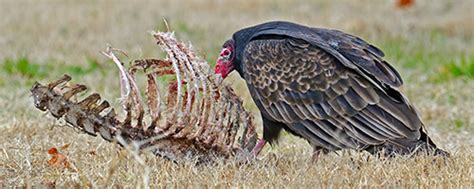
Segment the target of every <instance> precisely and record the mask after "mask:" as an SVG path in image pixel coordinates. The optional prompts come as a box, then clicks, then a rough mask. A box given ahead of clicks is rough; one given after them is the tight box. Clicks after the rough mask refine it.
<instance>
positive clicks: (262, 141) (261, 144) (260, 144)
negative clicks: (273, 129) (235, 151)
mask: <svg viewBox="0 0 474 189" xmlns="http://www.w3.org/2000/svg"><path fill="white" fill-rule="evenodd" d="M265 144H267V141H266V140H265V139H260V140H259V141H258V143H257V144H256V145H255V147H254V148H253V149H252V154H253V156H254V157H257V156H258V154H259V153H260V152H261V151H262V149H263V147H265Z"/></svg>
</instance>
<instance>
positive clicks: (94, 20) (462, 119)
mask: <svg viewBox="0 0 474 189" xmlns="http://www.w3.org/2000/svg"><path fill="white" fill-rule="evenodd" d="M394 4H395V3H393V2H389V1H377V0H361V1H350V0H342V1H337V2H336V1H309V0H308V1H270V0H263V1H255V2H249V1H220V0H214V1H212V0H205V1H143V0H141V1H137V2H136V3H130V2H129V1H124V0H122V1H100V2H97V1H92V0H87V1H81V2H78V1H72V0H70V1H59V0H44V1H42V2H37V1H34V0H19V1H13V0H11V1H2V2H0V18H1V20H0V33H1V35H0V61H3V59H5V58H15V57H18V56H22V55H27V56H28V57H29V58H30V59H32V60H35V61H37V62H44V63H49V62H53V63H54V64H81V62H83V61H84V59H85V58H86V57H92V58H94V59H97V60H100V62H104V61H105V58H103V57H101V56H100V55H99V53H98V51H99V50H101V49H103V48H104V47H105V44H106V43H111V44H113V45H114V46H115V47H119V48H122V49H127V50H129V51H128V52H129V54H130V55H131V56H132V57H133V58H141V57H143V58H146V57H151V56H156V54H157V52H156V48H155V46H154V44H153V43H151V42H150V41H151V39H150V37H149V36H148V35H147V33H146V32H147V31H148V30H152V29H164V26H163V24H162V18H163V17H165V18H166V19H167V20H168V21H169V23H170V25H171V28H172V29H174V30H176V31H177V35H178V37H179V38H180V39H184V40H185V41H187V40H189V41H192V42H193V45H194V46H195V47H196V48H197V50H198V52H199V53H201V54H202V55H203V56H205V57H206V58H207V59H208V60H210V61H211V60H213V59H215V56H216V53H217V51H218V50H219V48H220V45H221V43H222V42H223V41H225V40H226V39H227V38H228V37H230V35H231V34H232V33H233V32H234V31H235V30H237V29H239V28H241V27H245V26H248V25H252V24H256V23H259V22H262V21H266V20H276V19H284V20H290V21H297V22H300V23H305V24H308V25H314V26H324V27H331V28H338V29H340V30H344V31H348V32H351V33H354V34H357V35H360V36H363V37H364V38H366V39H368V40H369V41H371V42H373V43H374V44H376V45H377V46H381V47H382V48H383V49H384V50H385V51H386V53H387V59H388V60H389V61H390V62H391V63H392V64H394V66H395V67H396V68H397V69H398V70H399V71H400V72H401V74H402V77H403V78H405V86H404V91H405V93H406V94H407V96H408V97H409V98H410V99H411V101H412V102H413V103H414V104H415V105H416V107H418V109H419V111H420V112H421V114H422V116H423V117H424V120H425V124H426V125H427V127H428V130H429V134H430V135H431V136H433V139H434V140H435V142H436V143H437V144H439V146H440V147H441V148H443V149H446V150H447V151H449V152H451V153H452V158H450V159H447V160H446V161H433V159H431V158H429V157H418V158H413V159H406V158H395V159H391V160H381V159H375V158H373V157H371V156H369V155H367V154H365V153H354V152H344V155H336V154H331V155H328V156H325V157H323V158H322V159H321V161H320V162H318V163H316V164H313V163H311V161H310V155H311V148H310V147H309V146H308V145H307V144H306V142H304V141H303V140H301V139H298V138H294V137H291V136H284V137H283V138H282V140H281V142H280V144H279V145H278V146H276V147H267V148H266V149H265V150H264V152H263V154H262V156H261V157H260V159H259V160H257V161H255V162H254V163H252V164H249V165H242V166H241V165H237V164H236V163H235V162H232V161H230V162H225V163H220V164H218V165H209V166H200V167H196V166H193V165H191V164H184V165H177V164H173V163H171V162H168V161H165V160H162V159H159V158H155V157H154V156H151V155H143V157H144V158H145V159H146V165H147V167H148V169H149V170H151V173H150V174H149V178H150V186H151V187H158V186H171V187H174V186H178V187H186V186H201V187H230V186H248V187H285V188H286V187H288V188H292V187H317V188H326V187H337V188H339V187H347V188H349V187H358V188H361V187H387V186H388V187H392V188H398V187H410V188H428V187H429V188H431V187H434V188H472V187H473V186H474V170H473V169H474V151H473V149H474V139H473V138H472V136H473V133H474V118H472V115H474V109H473V108H472V107H474V95H473V94H474V87H472V86H474V80H473V79H472V78H465V77H459V78H454V79H449V80H445V81H441V82H436V81H433V80H432V79H431V78H432V77H437V75H438V74H439V72H438V70H439V66H441V65H443V64H446V63H447V62H448V61H455V60H457V59H459V58H460V57H463V56H467V57H474V52H473V51H472V49H474V37H473V36H474V23H473V22H472V20H474V14H473V13H472V10H473V9H474V2H473V1H472V0H457V1H430V0H417V1H416V5H415V6H414V7H412V8H410V9H408V10H404V11H402V10H396V9H395V8H394ZM410 62H413V63H410ZM105 68H106V69H107V68H108V67H106V66H105ZM0 73H1V75H0V107H2V109H0V187H2V188H3V187H10V186H40V185H42V184H45V183H51V182H55V183H56V185H58V186H95V187H110V186H115V187H127V188H130V187H134V186H139V187H140V186H141V187H143V176H144V170H145V167H144V166H142V165H140V164H139V163H137V162H136V161H135V159H134V158H133V157H131V156H130V153H128V152H127V151H124V150H118V148H116V147H115V146H114V145H111V144H109V143H106V142H103V141H102V139H100V138H93V137H90V136H88V135H84V134H79V133H77V132H75V131H74V130H72V129H70V128H63V127H61V126H59V125H61V123H56V122H55V121H53V119H52V118H51V117H49V116H44V115H42V114H41V113H39V111H37V110H35V109H34V108H33V105H32V101H31V99H30V98H29V93H28V89H29V88H30V86H29V85H27V84H26V83H28V82H27V79H26V78H24V77H22V76H19V75H5V74H4V73H3V72H0ZM62 74H63V73H62V72H61V71H55V72H51V73H50V75H49V76H48V77H47V78H48V79H54V78H57V77H58V76H60V75H62ZM116 77H117V73H116V71H115V70H110V71H109V70H104V71H103V72H101V73H99V72H95V73H94V74H90V75H84V76H83V78H76V80H75V81H74V82H80V83H85V84H87V85H88V86H92V87H93V89H92V90H93V91H95V92H99V93H101V94H103V96H104V98H106V99H116V98H117V97H118V96H119V90H118V83H117V82H116ZM229 82H233V83H234V88H236V89H237V91H240V93H241V96H243V97H245V99H246V102H247V103H246V104H247V107H249V108H251V109H252V110H254V112H255V108H254V107H253V106H252V103H251V101H250V98H249V96H248V94H247V93H246V91H245V86H244V85H243V83H242V82H241V80H240V79H238V76H237V75H236V74H233V75H232V78H230V81H229ZM2 83H3V84H2ZM117 104H118V102H115V103H114V105H117ZM68 143H69V144H70V146H69V148H67V149H65V150H62V151H61V153H63V154H64V155H66V156H67V157H68V159H69V161H70V163H71V164H72V166H73V168H74V170H62V169H54V168H51V167H49V166H48V164H47V162H46V161H47V160H48V159H49V156H48V154H47V150H48V149H49V148H51V147H59V146H62V145H64V144H68Z"/></svg>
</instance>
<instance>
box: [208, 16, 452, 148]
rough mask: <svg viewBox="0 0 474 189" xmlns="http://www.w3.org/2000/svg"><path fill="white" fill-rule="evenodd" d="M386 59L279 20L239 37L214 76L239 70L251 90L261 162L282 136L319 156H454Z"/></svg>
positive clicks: (350, 41) (227, 46) (355, 43)
mask: <svg viewBox="0 0 474 189" xmlns="http://www.w3.org/2000/svg"><path fill="white" fill-rule="evenodd" d="M383 56H384V53H383V52H382V51H381V50H380V49H378V48H377V47H375V46H373V45H371V44H369V43H367V42H365V41H364V40H362V39H360V38H359V37H356V36H353V35H350V34H347V33H344V32H341V31H337V30H332V29H323V28H311V27H307V26H303V25H299V24H295V23H290V22H282V21H275V22H267V23H263V24H260V25H256V26H253V27H249V28H245V29H242V30H240V31H237V32H236V33H234V34H233V36H232V39H230V40H227V41H226V42H225V43H224V45H223V49H222V51H221V52H220V55H219V58H218V59H217V64H216V68H215V72H216V74H220V75H221V76H222V77H223V78H225V77H226V76H227V75H228V74H229V73H230V72H232V71H233V70H237V72H238V73H239V74H240V76H241V77H242V78H243V79H245V81H246V83H247V87H248V89H249V91H250V94H251V96H252V98H253V101H254V102H255V104H256V105H257V107H258V108H259V110H260V113H261V116H262V120H263V139H262V140H261V141H260V142H259V143H258V144H257V146H256V147H255V149H254V153H255V155H257V154H258V153H259V152H260V150H261V149H262V148H263V146H264V145H265V144H266V142H269V143H272V142H275V141H276V139H277V138H278V136H279V133H280V131H281V130H282V129H284V130H286V131H288V132H290V133H292V134H294V135H297V136H300V137H302V138H304V139H306V140H308V142H309V143H310V144H311V145H312V146H313V147H314V149H315V154H320V153H321V152H322V153H328V152H331V151H337V150H341V149H356V150H366V151H368V152H370V153H373V154H375V153H376V154H380V153H382V154H385V155H393V154H411V153H414V152H419V151H423V152H429V153H431V154H436V155H448V153H447V152H445V151H443V150H441V149H438V148H437V147H436V145H435V144H434V143H433V141H432V140H431V139H430V138H429V137H428V136H427V135H426V132H425V130H424V128H423V123H422V121H421V118H420V116H419V115H418V113H417V112H416V110H415V108H414V107H413V106H412V105H411V104H410V102H409V101H408V100H407V98H406V97H405V96H404V95H403V94H402V93H401V92H400V91H399V87H400V86H401V85H402V84H403V82H402V79H401V78H400V75H399V74H398V72H397V71H396V70H395V69H394V68H393V67H392V66H391V65H390V64H389V63H388V62H386V61H385V60H384V59H383Z"/></svg>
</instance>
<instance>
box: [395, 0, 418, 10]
mask: <svg viewBox="0 0 474 189" xmlns="http://www.w3.org/2000/svg"><path fill="white" fill-rule="evenodd" d="M414 3H415V0H398V7H399V8H408V7H411V6H412V5H413V4H414Z"/></svg>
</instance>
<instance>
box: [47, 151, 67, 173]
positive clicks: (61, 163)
mask: <svg viewBox="0 0 474 189" xmlns="http://www.w3.org/2000/svg"><path fill="white" fill-rule="evenodd" d="M48 154H49V155H51V159H50V160H48V165H49V166H51V167H56V168H69V162H68V161H67V158H66V156H64V155H62V154H61V153H59V151H58V149H56V148H55V147H52V148H50V149H49V150H48Z"/></svg>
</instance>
